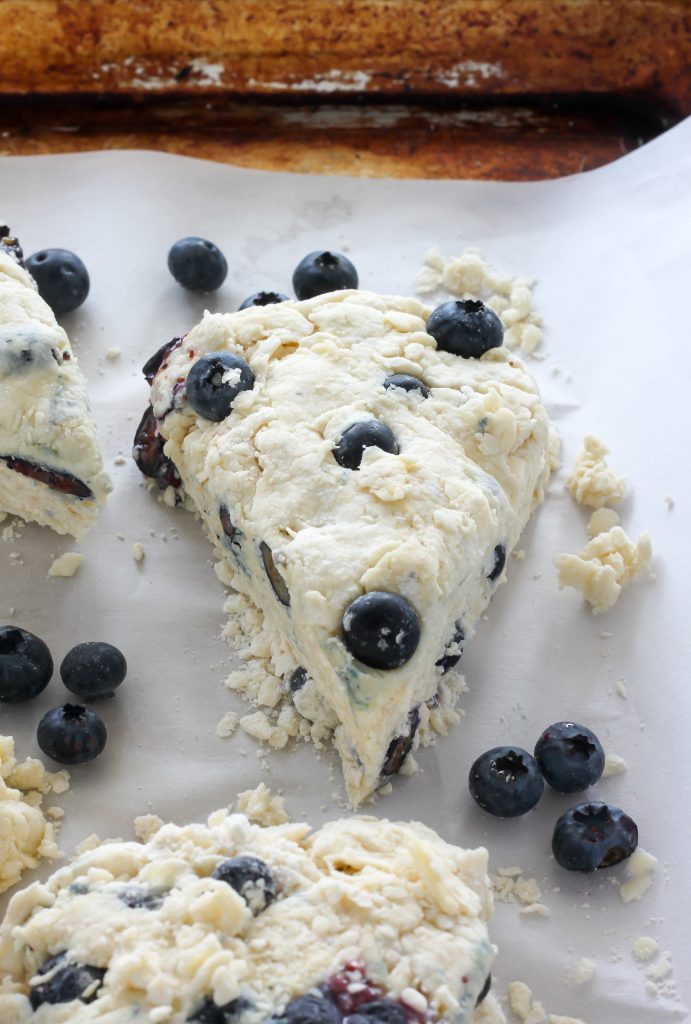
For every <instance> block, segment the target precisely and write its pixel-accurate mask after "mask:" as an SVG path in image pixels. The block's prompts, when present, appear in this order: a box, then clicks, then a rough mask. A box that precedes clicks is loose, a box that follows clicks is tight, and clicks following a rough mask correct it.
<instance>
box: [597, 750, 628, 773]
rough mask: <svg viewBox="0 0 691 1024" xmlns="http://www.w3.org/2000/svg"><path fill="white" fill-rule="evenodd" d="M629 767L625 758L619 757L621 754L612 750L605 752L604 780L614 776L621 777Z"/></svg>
mask: <svg viewBox="0 0 691 1024" xmlns="http://www.w3.org/2000/svg"><path fill="white" fill-rule="evenodd" d="M627 768H628V765H627V763H626V761H625V760H624V758H623V757H619V754H615V753H613V752H612V751H611V750H607V751H605V767H604V771H603V772H602V778H603V779H608V778H610V776H612V775H621V773H622V772H625V771H626V769H627Z"/></svg>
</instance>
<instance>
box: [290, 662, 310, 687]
mask: <svg viewBox="0 0 691 1024" xmlns="http://www.w3.org/2000/svg"><path fill="white" fill-rule="evenodd" d="M307 679H308V675H307V669H305V668H303V667H302V665H300V666H298V668H296V669H295V671H294V672H293V673H292V674H291V676H290V680H289V686H290V692H291V693H297V692H298V690H301V689H302V688H303V686H304V685H305V683H306V682H307Z"/></svg>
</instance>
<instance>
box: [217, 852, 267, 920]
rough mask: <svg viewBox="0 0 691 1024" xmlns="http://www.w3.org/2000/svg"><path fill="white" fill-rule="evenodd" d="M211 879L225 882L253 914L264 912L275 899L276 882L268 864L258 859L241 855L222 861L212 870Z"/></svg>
mask: <svg viewBox="0 0 691 1024" xmlns="http://www.w3.org/2000/svg"><path fill="white" fill-rule="evenodd" d="M212 877H213V878H218V879H219V880H220V881H221V882H227V883H228V885H229V886H230V887H231V888H232V889H235V892H237V893H239V895H240V896H242V898H243V899H244V901H245V903H246V904H247V906H248V907H249V908H250V910H251V911H252V913H253V914H255V915H256V914H259V913H260V912H261V911H262V910H266V908H267V907H268V905H269V904H270V903H273V901H274V900H275V899H276V880H275V878H274V876H273V872H272V870H271V868H270V867H269V866H268V864H265V863H264V861H263V860H259V858H258V857H251V856H249V855H247V854H243V855H241V856H240V857H233V858H232V859H231V860H224V861H221V863H220V864H219V865H218V866H217V867H216V868H215V869H214V872H213V875H212Z"/></svg>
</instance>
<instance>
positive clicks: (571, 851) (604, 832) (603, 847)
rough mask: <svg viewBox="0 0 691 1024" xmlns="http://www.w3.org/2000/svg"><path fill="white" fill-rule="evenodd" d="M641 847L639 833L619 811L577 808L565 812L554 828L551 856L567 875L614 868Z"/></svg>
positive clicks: (601, 806) (594, 805)
mask: <svg viewBox="0 0 691 1024" xmlns="http://www.w3.org/2000/svg"><path fill="white" fill-rule="evenodd" d="M637 846H638V829H637V827H636V825H635V823H634V822H633V821H632V820H631V818H629V816H628V814H624V812H623V811H622V810H620V808H619V807H614V806H612V805H611V804H602V803H592V804H578V806H576V807H570V808H569V809H568V811H565V812H564V813H563V814H562V816H561V818H559V820H558V821H557V824H556V825H555V826H554V834H553V836H552V853H553V854H554V858H555V860H556V861H557V863H558V864H561V866H562V867H563V868H566V870H567V871H596V870H598V869H599V868H611V867H612V866H613V865H614V864H620V863H621V861H623V860H626V859H627V857H630V856H631V854H632V853H633V851H634V850H635V849H636V847H637Z"/></svg>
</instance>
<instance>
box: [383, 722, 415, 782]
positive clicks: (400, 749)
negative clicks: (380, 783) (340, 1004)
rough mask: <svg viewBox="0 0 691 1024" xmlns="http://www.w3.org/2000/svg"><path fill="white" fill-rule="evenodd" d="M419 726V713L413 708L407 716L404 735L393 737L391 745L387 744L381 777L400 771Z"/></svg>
mask: <svg viewBox="0 0 691 1024" xmlns="http://www.w3.org/2000/svg"><path fill="white" fill-rule="evenodd" d="M419 724H420V712H419V711H418V709H417V708H413V709H412V711H410V712H409V714H408V721H407V723H406V725H407V728H406V733H405V735H404V736H395V737H394V739H392V740H391V743H389V747H388V750H387V751H386V757H385V758H384V764H383V765H382V770H381V773H382V775H396V773H397V772H399V771H400V770H401V765H402V764H403V762H404V761H405V759H406V757H407V756H408V754H409V753H410V751H411V749H412V746H413V740H414V739H415V733H416V732H417V728H418V726H419Z"/></svg>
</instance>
